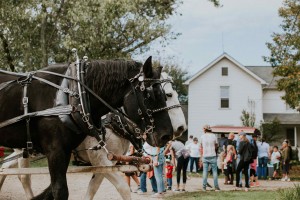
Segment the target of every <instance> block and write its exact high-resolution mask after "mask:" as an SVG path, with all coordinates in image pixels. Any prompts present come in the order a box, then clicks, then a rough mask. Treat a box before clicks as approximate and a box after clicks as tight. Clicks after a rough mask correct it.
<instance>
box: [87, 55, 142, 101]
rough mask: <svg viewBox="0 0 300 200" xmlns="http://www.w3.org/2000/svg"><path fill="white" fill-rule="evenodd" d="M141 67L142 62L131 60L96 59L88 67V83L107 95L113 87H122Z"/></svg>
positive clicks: (95, 89)
mask: <svg viewBox="0 0 300 200" xmlns="http://www.w3.org/2000/svg"><path fill="white" fill-rule="evenodd" d="M141 67H142V64H141V63H139V62H135V61H131V60H94V61H91V62H90V63H89V66H88V67H87V72H86V83H87V85H88V86H90V87H91V88H93V90H94V91H98V92H99V91H100V92H101V93H102V94H104V95H105V96H106V95H108V94H111V91H112V90H113V89H116V88H120V89H122V88H123V86H124V85H125V84H126V83H128V81H127V80H128V79H129V78H132V77H133V76H134V75H135V74H137V73H138V72H139V70H140V68H141Z"/></svg>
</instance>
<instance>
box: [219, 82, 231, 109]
mask: <svg viewBox="0 0 300 200" xmlns="http://www.w3.org/2000/svg"><path fill="white" fill-rule="evenodd" d="M220 101H221V102H220V104H221V108H229V86H221V87H220Z"/></svg>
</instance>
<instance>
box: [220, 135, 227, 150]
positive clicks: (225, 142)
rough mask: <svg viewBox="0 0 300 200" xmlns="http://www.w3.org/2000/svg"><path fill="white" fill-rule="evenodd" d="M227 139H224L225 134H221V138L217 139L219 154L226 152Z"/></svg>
mask: <svg viewBox="0 0 300 200" xmlns="http://www.w3.org/2000/svg"><path fill="white" fill-rule="evenodd" d="M227 140H228V138H226V137H225V134H224V133H222V134H221V138H220V139H219V153H220V152H222V151H226V144H227Z"/></svg>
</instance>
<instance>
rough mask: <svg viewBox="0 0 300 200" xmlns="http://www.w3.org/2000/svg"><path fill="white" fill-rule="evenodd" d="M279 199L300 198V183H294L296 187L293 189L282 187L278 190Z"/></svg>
mask: <svg viewBox="0 0 300 200" xmlns="http://www.w3.org/2000/svg"><path fill="white" fill-rule="evenodd" d="M278 194H279V195H278V198H276V199H277V200H295V199H300V185H299V184H297V185H296V184H294V188H291V189H280V190H279V191H278Z"/></svg>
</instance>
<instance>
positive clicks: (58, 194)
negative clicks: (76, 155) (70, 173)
mask: <svg viewBox="0 0 300 200" xmlns="http://www.w3.org/2000/svg"><path fill="white" fill-rule="evenodd" d="M46 156H47V159H48V167H49V172H50V177H51V184H50V186H49V187H48V188H47V189H45V190H44V191H43V192H42V193H41V194H39V195H38V196H36V197H34V198H32V200H53V199H57V200H67V199H68V196H69V191H68V185H67V175H66V173H67V169H68V164H69V161H70V157H71V153H70V152H69V153H67V152H64V150H63V149H60V148H58V149H52V150H51V151H49V153H47V154H46Z"/></svg>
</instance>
